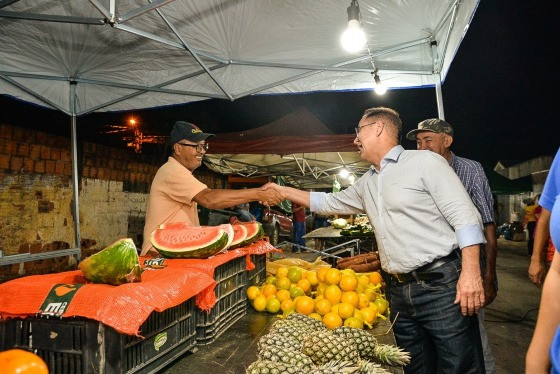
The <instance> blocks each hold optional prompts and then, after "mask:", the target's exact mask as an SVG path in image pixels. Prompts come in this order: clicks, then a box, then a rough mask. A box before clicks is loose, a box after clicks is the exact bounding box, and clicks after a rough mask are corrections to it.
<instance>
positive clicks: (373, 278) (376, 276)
mask: <svg viewBox="0 0 560 374" xmlns="http://www.w3.org/2000/svg"><path fill="white" fill-rule="evenodd" d="M382 281H383V277H382V276H381V273H379V272H378V271H374V272H373V273H369V283H373V284H375V285H377V284H379V283H381V282H382Z"/></svg>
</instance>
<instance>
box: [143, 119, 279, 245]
mask: <svg viewBox="0 0 560 374" xmlns="http://www.w3.org/2000/svg"><path fill="white" fill-rule="evenodd" d="M211 136H214V134H207V133H204V132H202V130H200V129H199V128H198V127H197V126H195V125H193V124H192V123H189V122H184V121H178V122H176V123H175V125H174V126H173V129H172V130H171V135H170V139H169V145H170V147H171V149H170V154H171V155H170V157H169V158H168V160H167V162H166V163H165V164H164V165H163V166H161V167H160V168H159V170H158V171H157V173H156V175H155V177H154V180H153V182H152V186H151V188H150V197H149V200H148V207H147V209H146V224H145V226H144V243H143V245H142V252H141V254H142V255H145V254H146V253H148V251H150V250H154V249H153V247H152V244H151V242H150V235H151V233H152V232H153V231H154V230H155V229H156V228H157V227H158V226H159V225H161V224H162V223H167V222H186V223H187V224H188V225H189V226H199V225H200V223H199V220H198V211H197V204H200V205H202V206H205V207H206V208H209V209H224V208H228V207H232V206H235V205H238V204H241V203H246V202H250V201H262V202H263V203H265V204H270V205H276V204H278V203H279V202H280V201H282V198H281V197H280V196H279V194H278V193H276V192H275V191H274V190H268V191H264V190H261V189H259V188H249V189H242V190H231V189H221V190H218V189H210V188H208V186H206V185H205V184H204V183H202V182H200V181H199V180H198V179H196V177H194V176H193V174H192V172H193V171H194V170H195V169H196V168H198V167H199V166H200V165H201V164H202V158H203V157H204V154H205V153H206V151H207V150H208V143H207V139H208V138H209V137H211Z"/></svg>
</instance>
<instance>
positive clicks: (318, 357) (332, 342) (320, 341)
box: [302, 331, 359, 365]
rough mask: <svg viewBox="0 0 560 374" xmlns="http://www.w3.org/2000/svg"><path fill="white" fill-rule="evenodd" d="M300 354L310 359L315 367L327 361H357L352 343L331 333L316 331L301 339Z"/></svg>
mask: <svg viewBox="0 0 560 374" xmlns="http://www.w3.org/2000/svg"><path fill="white" fill-rule="evenodd" d="M302 352H303V353H305V354H306V355H308V356H309V357H311V360H313V362H314V363H315V364H316V365H323V364H326V363H327V362H329V361H332V360H336V361H349V362H357V361H358V358H359V356H358V350H357V349H356V347H355V346H354V344H352V342H350V341H348V340H346V339H344V338H343V337H341V336H337V335H333V334H332V333H331V332H323V331H316V332H312V333H310V334H308V335H306V336H305V338H304V339H303V347H302Z"/></svg>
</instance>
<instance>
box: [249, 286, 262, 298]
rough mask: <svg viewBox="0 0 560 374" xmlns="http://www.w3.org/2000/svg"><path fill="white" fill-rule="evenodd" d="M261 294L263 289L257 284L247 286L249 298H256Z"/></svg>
mask: <svg viewBox="0 0 560 374" xmlns="http://www.w3.org/2000/svg"><path fill="white" fill-rule="evenodd" d="M260 294H261V290H259V288H258V287H257V286H251V287H249V288H247V298H248V299H249V300H255V299H256V298H257V296H259V295H260Z"/></svg>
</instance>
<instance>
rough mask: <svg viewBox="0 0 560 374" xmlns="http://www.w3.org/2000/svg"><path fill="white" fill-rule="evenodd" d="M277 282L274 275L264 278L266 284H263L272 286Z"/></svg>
mask: <svg viewBox="0 0 560 374" xmlns="http://www.w3.org/2000/svg"><path fill="white" fill-rule="evenodd" d="M277 280H278V278H276V277H275V276H274V275H269V276H268V277H267V278H266V282H265V283H266V284H274V285H276V281H277Z"/></svg>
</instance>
